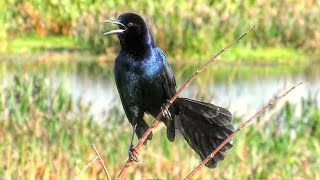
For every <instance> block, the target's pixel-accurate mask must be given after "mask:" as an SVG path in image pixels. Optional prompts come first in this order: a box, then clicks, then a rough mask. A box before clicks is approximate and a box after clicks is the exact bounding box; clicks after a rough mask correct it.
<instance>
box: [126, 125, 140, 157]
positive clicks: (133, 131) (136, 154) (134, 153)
mask: <svg viewBox="0 0 320 180" xmlns="http://www.w3.org/2000/svg"><path fill="white" fill-rule="evenodd" d="M136 129H137V124H135V125H134V126H133V128H132V136H131V142H130V147H129V151H128V153H129V159H130V161H135V162H138V161H139V158H138V153H137V151H136V150H135V149H134V147H133V140H134V134H135V132H136Z"/></svg>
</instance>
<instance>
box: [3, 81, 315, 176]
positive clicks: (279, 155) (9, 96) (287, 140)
mask: <svg viewBox="0 0 320 180" xmlns="http://www.w3.org/2000/svg"><path fill="white" fill-rule="evenodd" d="M50 84H51V82H50V81H49V80H48V79H46V78H44V77H42V76H41V75H38V76H37V77H34V76H31V75H26V76H25V77H24V78H22V76H19V77H15V78H14V82H13V83H12V85H9V86H8V87H5V88H4V87H1V88H0V160H1V162H4V163H0V176H4V177H11V178H13V179H19V178H23V177H26V178H30V179H33V178H34V177H40V178H41V177H43V178H46V179H48V178H58V179H70V178H72V177H74V176H75V175H77V173H78V172H79V171H80V170H81V169H82V168H83V167H84V166H85V165H86V164H87V163H88V162H89V161H90V160H91V159H92V158H93V157H94V152H93V151H92V150H91V148H90V145H91V144H92V143H95V145H96V146H97V148H98V149H99V151H100V153H101V155H102V157H103V159H104V161H105V162H106V164H107V167H108V169H109V171H110V173H111V174H112V176H114V175H116V173H117V172H118V170H119V169H120V167H121V166H122V163H123V162H124V161H125V159H126V156H127V148H128V147H127V146H128V143H129V139H130V133H131V127H130V125H129V123H128V122H127V121H126V119H125V116H124V114H123V112H122V109H121V108H119V107H114V108H111V109H110V112H109V114H110V115H109V116H108V117H107V118H106V119H104V120H102V121H101V123H96V122H93V120H92V117H91V116H90V114H89V113H88V108H89V107H90V106H89V105H88V104H84V103H81V100H80V101H79V102H78V103H76V104H73V103H72V99H71V96H70V95H69V94H68V93H67V91H66V90H65V89H64V88H63V87H59V88H57V89H56V90H53V89H51V86H50ZM301 104H302V107H301V108H302V109H301V111H299V110H298V109H299V107H297V106H295V105H292V104H286V105H285V106H284V108H283V109H282V110H281V111H279V112H277V113H275V114H274V115H272V116H271V117H269V118H268V119H269V120H270V121H265V120H268V119H265V118H260V120H259V121H258V122H256V123H253V124H252V125H251V126H250V127H249V128H247V129H245V130H244V131H243V132H241V133H240V134H239V136H237V137H236V138H235V139H234V148H233V149H232V150H231V151H230V152H229V154H228V156H227V158H226V159H225V161H223V162H222V163H220V164H219V166H218V168H216V169H215V170H211V171H210V170H208V169H204V170H203V171H201V172H200V173H199V174H198V175H197V178H227V179H229V178H234V177H237V178H240V179H247V178H252V179H275V178H280V179H292V178H306V179H317V178H320V174H319V171H318V167H319V163H320V162H319V158H318V157H319V156H320V144H319V139H318V138H319V137H320V131H319V129H320V127H319V124H320V122H319V119H320V108H319V107H318V106H317V102H316V100H315V99H314V98H313V97H310V98H308V99H304V100H302V102H301ZM270 111H271V110H270ZM298 112H300V113H298ZM266 115H267V116H268V115H269V114H268V113H267V114H266ZM147 119H149V122H150V120H151V118H147ZM233 121H234V123H235V124H239V123H240V122H242V121H243V119H239V118H235V119H234V120H233ZM156 142H158V143H156ZM140 157H141V159H142V160H141V161H140V162H139V163H137V164H136V165H134V166H132V167H131V168H129V172H128V175H129V176H130V177H134V178H137V179H141V178H169V179H179V178H182V177H183V176H185V175H186V174H187V173H188V172H189V171H190V170H192V168H194V167H195V166H196V165H197V164H198V163H199V158H198V157H197V156H196V154H195V153H194V152H192V151H191V150H190V148H188V145H187V144H186V143H185V142H184V140H183V139H182V138H178V140H177V141H176V142H175V143H170V142H169V141H168V140H167V139H166V137H165V131H164V129H163V125H160V127H159V128H157V129H156V131H155V137H154V140H153V141H152V142H150V143H149V144H148V147H147V148H144V149H143V150H142V151H141V154H140ZM240 169H241V171H240ZM96 177H97V178H99V179H102V178H104V173H103V171H102V168H101V167H100V165H99V164H98V163H95V164H94V165H93V167H92V168H89V169H88V170H87V171H86V172H85V173H84V174H82V176H81V178H82V179H87V178H96Z"/></svg>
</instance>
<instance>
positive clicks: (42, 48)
mask: <svg viewBox="0 0 320 180" xmlns="http://www.w3.org/2000/svg"><path fill="white" fill-rule="evenodd" d="M101 38H107V37H103V36H101ZM9 41H10V43H9ZM5 42H6V43H5ZM4 43H5V44H6V52H5V53H0V54H1V56H2V57H8V56H10V55H15V56H19V57H20V59H21V58H22V59H23V57H28V56H29V55H33V57H32V59H37V58H38V59H41V54H44V53H46V52H56V53H59V52H77V53H79V54H81V53H82V54H85V53H90V52H89V50H88V49H87V47H86V46H85V45H78V44H77V42H76V39H75V38H72V37H70V36H52V35H50V36H44V37H41V36H39V35H37V34H33V35H28V36H21V37H15V38H12V39H10V40H7V41H4ZM222 47H223V44H222V45H221V46H220V47H218V46H217V47H216V48H214V49H213V50H212V51H208V52H206V53H205V54H202V55H201V56H199V55H198V54H194V55H188V58H183V57H184V56H187V55H184V56H181V57H180V59H175V58H179V57H175V56H172V57H170V56H169V59H170V60H171V63H185V64H194V63H196V64H197V63H199V62H202V61H204V60H207V59H209V58H210V57H211V56H213V54H214V53H216V52H218V51H219V50H220V49H221V48H222ZM109 48H114V49H117V50H118V49H119V48H120V47H119V45H118V44H116V45H115V46H114V47H109ZM117 50H114V52H112V53H108V54H107V56H103V58H102V59H103V60H106V61H113V60H114V58H115V56H116V53H117ZM35 53H38V57H37V55H36V54H35ZM310 58H312V57H311V56H310V55H309V54H307V53H305V52H303V51H301V50H295V49H292V48H288V47H258V48H250V47H247V46H245V45H243V44H242V43H239V44H238V45H237V46H235V47H234V48H232V49H230V50H228V52H226V53H225V54H223V55H222V57H221V58H220V59H222V60H223V62H225V63H232V64H237V63H240V64H251V65H252V64H256V65H295V64H297V63H298V64H304V65H307V64H308V63H309V62H310ZM52 59H54V58H52ZM91 59H99V56H96V57H94V56H92V58H91ZM100 59H101V58H100ZM80 60H81V59H80Z"/></svg>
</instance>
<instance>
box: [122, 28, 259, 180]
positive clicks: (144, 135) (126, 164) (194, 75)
mask: <svg viewBox="0 0 320 180" xmlns="http://www.w3.org/2000/svg"><path fill="white" fill-rule="evenodd" d="M254 28H255V26H253V27H252V28H251V29H250V30H249V31H247V32H246V33H244V34H243V35H242V36H240V37H239V38H237V39H236V40H235V41H234V42H232V43H231V44H229V45H227V46H226V47H224V48H222V49H221V50H220V51H219V52H218V53H216V54H215V55H214V56H213V57H212V58H211V59H210V60H209V61H208V62H206V63H205V64H204V65H202V66H201V67H200V68H199V69H198V70H197V71H196V72H195V73H194V74H193V75H192V76H191V77H190V78H189V79H188V80H187V81H186V82H185V83H184V85H183V86H182V87H181V88H180V89H179V90H178V91H177V93H176V94H175V95H174V96H173V97H172V98H171V99H170V101H169V102H168V103H167V104H166V106H165V109H168V108H169V107H170V106H171V104H172V103H173V101H174V100H176V99H177V98H178V97H179V96H180V95H181V93H182V92H183V91H184V90H185V89H186V88H187V87H188V86H189V84H190V83H191V82H192V81H193V80H194V79H195V78H196V77H197V75H198V74H199V73H200V72H201V71H202V70H203V69H204V68H206V67H207V66H208V65H209V64H210V63H212V62H214V61H215V60H216V59H217V57H218V56H220V55H221V54H222V53H223V52H225V51H226V50H228V49H229V48H231V47H232V46H233V45H235V44H237V43H238V42H239V41H240V40H241V39H242V38H243V37H245V36H246V35H247V34H248V33H249V32H251V31H252V30H253V29H254ZM161 117H162V113H159V114H158V116H157V117H156V118H155V120H154V121H153V122H152V124H151V125H150V127H149V128H148V130H147V131H146V132H145V133H144V134H143V136H142V137H141V138H140V139H139V143H138V144H137V146H136V147H135V149H134V151H133V152H134V153H138V151H139V150H140V148H141V146H142V145H143V143H144V142H145V141H146V139H147V137H148V135H149V134H150V133H151V131H152V130H153V128H155V127H156V126H157V125H158V124H159V122H160V119H161ZM135 155H136V154H135ZM131 163H132V162H131V161H130V159H129V158H128V159H127V161H126V163H125V164H124V165H123V167H122V168H121V170H120V172H119V174H118V176H117V179H122V178H123V176H124V175H125V173H126V170H127V169H128V167H129V166H130V165H131Z"/></svg>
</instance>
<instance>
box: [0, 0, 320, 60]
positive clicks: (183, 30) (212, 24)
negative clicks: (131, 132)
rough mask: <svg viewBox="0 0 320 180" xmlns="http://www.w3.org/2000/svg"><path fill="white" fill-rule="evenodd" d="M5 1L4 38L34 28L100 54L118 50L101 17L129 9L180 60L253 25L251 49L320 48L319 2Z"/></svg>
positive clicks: (208, 49)
mask: <svg viewBox="0 0 320 180" xmlns="http://www.w3.org/2000/svg"><path fill="white" fill-rule="evenodd" d="M0 5H1V6H0V12H1V14H3V16H1V17H0V24H1V25H2V27H3V28H1V30H0V39H10V38H11V37H16V36H17V35H28V34H30V33H37V34H39V35H41V36H48V35H67V36H72V37H73V38H76V39H77V44H78V45H80V46H85V47H87V48H89V49H90V50H91V51H92V52H96V53H113V52H114V51H115V49H114V48H112V47H114V46H115V44H117V40H116V38H102V37H101V34H102V33H103V32H104V31H106V30H109V29H112V28H114V26H107V25H105V24H103V23H101V21H102V20H103V19H115V18H116V17H117V16H118V15H120V14H121V13H123V12H128V11H134V12H137V13H140V14H142V15H143V16H144V17H145V18H146V19H147V20H148V22H149V24H150V27H151V28H152V32H153V34H154V37H155V40H156V42H157V43H158V44H159V45H160V46H161V47H162V48H163V49H164V50H165V51H166V52H167V53H168V54H169V55H170V56H171V57H174V58H175V59H185V58H190V56H191V57H194V59H203V58H204V57H206V56H207V54H206V53H207V52H212V51H214V50H215V49H216V48H217V47H221V46H222V45H223V44H225V43H226V42H230V41H232V40H233V39H235V38H236V37H238V36H239V35H240V34H242V33H243V32H245V31H246V30H248V29H249V28H250V27H252V26H253V25H256V27H257V28H256V30H255V32H254V33H253V34H252V35H250V37H248V38H246V39H244V42H243V44H245V46H248V47H250V48H258V47H278V46H280V47H288V48H289V49H295V50H296V49H302V50H303V51H307V52H316V51H319V49H320V48H319V47H320V44H319V42H320V39H319V38H320V36H319V33H320V32H319V23H320V16H319V15H318V14H319V12H320V8H319V7H320V3H319V2H318V1H299V0H293V1H292V0H284V1H245V2H243V1H241V0H227V1H223V2H220V1H208V0H201V1H192V2H190V1H175V0H170V1H157V2H149V1H147V2H146V1H142V0H138V1H128V2H127V1H116V0H110V1H108V2H105V1H103V0H97V1H90V0H81V1H80V0H76V1H72V2H71V1H62V2H58V1H48V2H46V3H42V2H39V1H37V0H31V1H24V0H23V1H19V0H8V1H4V2H1V3H0ZM306 9H307V10H306ZM0 46H1V45H0ZM0 48H1V47H0ZM202 55H204V56H202Z"/></svg>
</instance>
